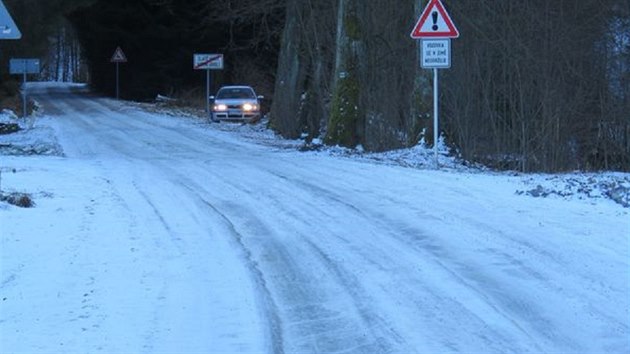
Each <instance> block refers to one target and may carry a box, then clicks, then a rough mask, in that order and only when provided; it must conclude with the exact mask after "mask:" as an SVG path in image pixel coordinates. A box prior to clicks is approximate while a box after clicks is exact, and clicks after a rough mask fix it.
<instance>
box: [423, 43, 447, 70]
mask: <svg viewBox="0 0 630 354" xmlns="http://www.w3.org/2000/svg"><path fill="white" fill-rule="evenodd" d="M421 43H422V44H421V47H422V55H421V56H420V57H421V58H420V61H421V64H422V67H423V68H425V69H448V68H450V67H451V40H450V39H448V38H441V39H422V40H421Z"/></svg>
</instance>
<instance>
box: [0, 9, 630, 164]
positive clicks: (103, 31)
mask: <svg viewBox="0 0 630 354" xmlns="http://www.w3.org/2000/svg"><path fill="white" fill-rule="evenodd" d="M426 2H427V1H426V0H422V1H417V0H398V1H391V0H256V1H255V0H217V1H208V0H203V1H202V0H188V1H177V0H74V1H73V0H48V1H43V0H42V1H38V0H6V4H7V6H8V7H9V8H10V10H11V11H12V13H13V14H14V15H15V16H14V17H15V18H16V20H19V21H18V22H20V21H21V23H20V25H21V28H22V31H23V32H24V33H25V36H24V40H22V41H19V42H21V43H18V42H16V43H11V44H6V43H2V44H1V45H2V47H1V48H0V49H3V53H2V54H3V56H2V60H3V61H6V60H8V59H7V56H8V55H14V54H16V55H17V54H19V55H22V56H27V55H28V56H40V57H48V58H50V59H48V60H47V61H46V62H47V64H46V65H47V67H48V68H49V69H48V72H49V73H55V75H53V76H50V75H52V74H49V77H59V75H60V74H59V72H60V70H59V68H63V67H70V68H71V69H70V70H71V71H77V72H79V70H80V69H81V68H87V70H85V69H82V70H83V71H86V72H87V74H88V75H87V77H88V79H89V81H90V84H91V85H92V87H94V88H95V89H96V90H99V91H101V92H105V93H109V94H113V92H114V74H113V73H114V66H113V65H112V64H111V63H110V62H109V58H110V57H111V55H112V53H113V51H114V49H115V48H116V47H117V46H120V47H121V48H123V50H124V51H125V53H126V55H127V57H128V59H129V62H128V63H127V64H123V65H121V70H122V80H123V81H124V85H123V88H122V92H121V94H122V95H123V97H125V98H129V99H152V98H154V97H155V95H156V94H167V95H184V94H186V93H187V92H188V93H190V92H194V93H195V94H202V92H203V82H204V75H203V74H202V73H200V72H195V71H194V70H192V56H193V54H194V53H204V52H206V53H213V52H217V53H224V54H225V59H226V60H225V63H226V69H225V70H223V71H220V72H215V75H214V81H215V82H214V84H215V87H216V86H218V85H219V84H223V83H247V84H251V85H253V86H254V87H255V88H256V89H257V90H258V91H259V92H260V93H263V94H264V95H265V96H267V97H269V98H271V101H272V106H271V112H270V117H271V119H270V125H271V126H272V127H273V129H275V130H276V131H277V132H278V133H280V134H281V135H283V136H285V137H288V138H297V137H300V136H303V135H306V136H307V140H308V141H310V140H311V139H313V138H316V137H319V138H322V139H323V140H324V141H325V142H326V143H328V144H339V145H343V146H349V147H355V146H357V145H362V146H363V147H364V148H365V149H367V150H370V151H383V150H389V149H395V148H404V147H409V146H413V145H415V144H417V143H418V141H420V140H421V139H424V140H425V141H427V142H428V143H429V144H432V143H433V142H432V141H431V138H432V131H431V130H432V119H431V114H432V106H431V105H432V97H431V95H432V90H431V85H432V80H431V74H432V73H431V71H429V70H422V69H421V68H420V67H419V60H418V57H419V46H418V43H417V42H416V41H413V40H411V39H410V38H409V33H410V32H411V29H412V27H413V25H414V23H415V21H416V20H417V17H418V15H419V14H420V12H421V11H422V9H423V8H424V6H425V5H426ZM443 2H444V4H445V5H446V7H447V8H448V10H449V12H450V13H451V16H452V18H453V20H454V21H455V23H456V24H457V26H458V27H459V30H460V33H461V37H460V38H459V39H455V40H453V50H452V52H453V65H452V68H451V69H449V70H442V71H441V77H442V80H441V85H440V90H441V98H440V102H441V103H440V104H441V107H440V110H441V111H442V112H443V114H442V115H441V117H442V126H441V133H442V134H443V135H444V136H445V137H446V139H447V142H448V143H449V145H450V146H452V147H453V148H454V149H455V150H456V151H458V152H459V153H460V154H461V155H462V156H463V157H464V158H465V159H466V160H469V161H477V162H483V163H485V164H488V165H491V166H494V167H498V168H506V169H520V170H523V171H566V170H573V169H582V170H598V169H614V170H630V113H629V112H630V2H628V0H560V1H547V0H531V1H505V0H479V1H454V0H450V1H449V0H443ZM68 24H71V26H70V25H68ZM62 27H63V28H65V29H64V30H63V31H60V30H59V28H62ZM75 36H76V37H77V38H78V42H79V43H80V44H81V45H80V46H75V45H74V44H73V43H74V39H73V38H74V37H75ZM66 37H69V38H70V39H66ZM5 42H7V41H5ZM50 43H55V45H56V47H55V48H56V49H55V50H51V49H50V47H49V46H50ZM59 43H63V44H64V48H66V49H59ZM47 46H48V48H47ZM51 52H56V53H58V54H59V53H63V54H64V56H68V55H69V56H70V58H69V59H67V60H65V59H64V60H62V59H59V55H58V54H52V56H51ZM68 53H70V54H68ZM76 53H80V54H81V58H82V61H81V62H79V61H78V60H76V59H74V58H75V57H73V55H75V56H76ZM2 65H3V68H2V69H0V72H2V73H4V72H5V71H4V70H5V69H4V68H5V67H6V65H4V64H2ZM3 75H5V74H3ZM64 75H65V76H67V78H71V79H76V78H80V77H82V76H86V75H79V74H72V75H66V74H64ZM62 76H63V75H62ZM191 90H196V91H191Z"/></svg>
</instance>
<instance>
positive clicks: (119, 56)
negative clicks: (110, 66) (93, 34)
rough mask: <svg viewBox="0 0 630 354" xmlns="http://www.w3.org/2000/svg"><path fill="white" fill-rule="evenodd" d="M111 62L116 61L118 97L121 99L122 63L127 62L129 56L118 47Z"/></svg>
mask: <svg viewBox="0 0 630 354" xmlns="http://www.w3.org/2000/svg"><path fill="white" fill-rule="evenodd" d="M109 61H110V62H111V63H116V99H117V100H118V99H120V66H119V64H120V63H126V62H127V56H126V55H125V53H124V52H123V51H122V49H120V47H117V48H116V50H115V51H114V54H113V55H112V58H111V59H110V60H109Z"/></svg>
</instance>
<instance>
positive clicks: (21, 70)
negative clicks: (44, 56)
mask: <svg viewBox="0 0 630 354" xmlns="http://www.w3.org/2000/svg"><path fill="white" fill-rule="evenodd" d="M9 71H10V72H11V74H12V75H15V74H39V72H40V69H39V59H11V61H9Z"/></svg>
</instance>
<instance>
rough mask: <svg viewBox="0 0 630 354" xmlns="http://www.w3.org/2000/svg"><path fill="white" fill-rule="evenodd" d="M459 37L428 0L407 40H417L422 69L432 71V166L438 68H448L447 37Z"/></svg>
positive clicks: (437, 0)
mask: <svg viewBox="0 0 630 354" xmlns="http://www.w3.org/2000/svg"><path fill="white" fill-rule="evenodd" d="M457 37H459V31H458V30H457V27H455V24H454V23H453V21H452V20H451V17H450V15H449V14H448V12H447V11H446V9H445V8H444V5H442V2H441V1H440V0H431V1H430V2H429V3H428V4H427V6H426V7H425V8H424V11H422V14H421V15H420V19H419V20H418V23H416V26H415V27H414V29H413V30H412V31H411V38H413V39H421V43H420V48H421V51H422V52H421V54H420V62H421V66H422V68H424V69H433V150H434V152H435V166H436V168H439V167H440V164H439V151H438V143H439V139H440V120H439V94H440V92H439V89H438V87H439V86H438V84H439V79H438V71H439V69H448V68H450V67H451V40H450V39H451V38H457Z"/></svg>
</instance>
